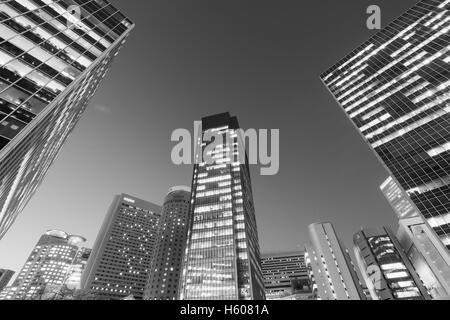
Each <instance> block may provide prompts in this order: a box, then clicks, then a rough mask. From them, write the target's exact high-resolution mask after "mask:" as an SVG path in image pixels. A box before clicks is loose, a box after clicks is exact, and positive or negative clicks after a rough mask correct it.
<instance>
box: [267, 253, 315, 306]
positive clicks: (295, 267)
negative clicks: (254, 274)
mask: <svg viewBox="0 0 450 320" xmlns="http://www.w3.org/2000/svg"><path fill="white" fill-rule="evenodd" d="M261 267H262V273H263V277H264V287H265V290H266V299H267V300H279V299H291V298H292V299H296V300H300V299H302V300H307V299H312V298H313V291H312V283H311V280H310V278H309V272H308V268H307V266H306V263H305V254H304V253H303V252H290V253H279V254H265V255H263V256H262V258H261Z"/></svg>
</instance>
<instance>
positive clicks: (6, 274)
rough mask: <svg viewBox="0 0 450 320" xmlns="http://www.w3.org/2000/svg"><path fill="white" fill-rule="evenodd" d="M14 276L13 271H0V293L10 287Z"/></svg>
mask: <svg viewBox="0 0 450 320" xmlns="http://www.w3.org/2000/svg"><path fill="white" fill-rule="evenodd" d="M13 275H14V271H12V270H6V269H0V291H2V290H3V288H5V287H6V286H7V285H8V283H9V281H10V280H11V278H12V277H13Z"/></svg>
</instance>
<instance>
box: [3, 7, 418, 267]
mask: <svg viewBox="0 0 450 320" xmlns="http://www.w3.org/2000/svg"><path fill="white" fill-rule="evenodd" d="M112 2H113V3H114V4H115V5H117V7H118V8H120V9H121V10H122V11H123V12H124V13H125V14H126V15H128V16H129V17H130V18H131V19H132V20H133V21H134V22H135V23H136V29H135V30H134V31H133V34H132V36H131V37H130V38H129V41H128V43H127V44H126V45H125V46H124V49H123V51H122V52H121V53H120V55H119V56H118V57H117V59H116V62H115V63H114V64H113V67H112V69H111V71H110V73H109V74H108V76H107V77H106V78H105V80H104V82H103V84H102V86H101V88H100V89H99V91H98V92H97V94H96V97H95V98H94V99H93V100H92V103H91V104H90V107H89V110H88V111H87V112H86V113H85V115H84V117H83V118H82V119H81V121H80V123H79V124H78V126H77V128H76V130H75V132H74V133H73V135H72V136H71V137H70V139H69V141H68V143H67V144H66V146H65V147H64V148H63V150H62V152H61V154H60V155H59V157H58V159H57V161H56V163H55V165H54V166H53V167H52V168H51V170H50V172H49V174H48V176H47V178H46V180H45V182H44V183H43V185H42V186H41V188H40V189H39V190H38V192H37V194H36V195H35V196H34V197H33V199H32V200H31V202H30V203H29V205H28V206H27V207H26V209H25V210H24V212H23V213H22V214H21V215H20V216H19V218H18V219H17V221H16V223H15V224H14V225H13V227H12V228H11V229H10V231H9V232H8V233H7V235H6V236H5V237H4V238H3V239H2V240H1V241H0V268H1V267H4V268H12V269H13V270H16V271H19V270H20V268H21V267H22V265H23V264H24V262H25V260H26V258H27V256H28V255H29V253H30V251H31V249H32V248H33V246H34V244H35V243H36V242H37V240H38V238H39V236H40V235H41V234H42V233H43V232H45V231H46V230H47V229H52V228H57V229H62V230H64V231H67V232H69V233H74V234H80V235H83V236H85V237H87V238H88V243H87V245H89V246H91V245H92V243H93V241H94V240H95V237H96V235H97V232H98V230H99V228H100V224H101V222H102V220H103V218H104V216H105V214H106V211H107V208H108V206H109V205H110V203H111V201H112V199H113V196H114V194H117V193H122V192H124V193H129V194H132V195H134V196H137V197H141V198H143V199H146V200H148V201H152V202H155V203H161V202H162V199H163V197H164V195H165V193H166V191H167V189H168V188H169V187H171V186H173V185H180V184H184V185H189V184H190V181H191V175H192V168H191V167H190V166H182V167H177V166H175V165H173V164H172V163H171V158H170V153H171V149H172V147H173V146H174V144H173V143H172V142H171V141H170V136H171V133H172V131H173V130H174V129H177V128H186V129H189V130H191V131H192V130H193V121H194V120H200V118H201V117H202V116H206V115H211V114H215V113H220V112H224V111H229V112H230V113H232V114H233V115H236V116H237V117H238V119H239V122H240V124H241V126H242V127H244V128H256V129H259V128H262V129H280V172H279V174H278V175H277V176H272V177H270V176H260V175H259V167H254V168H253V170H252V182H253V192H254V198H255V199H254V200H255V205H256V216H257V222H258V228H259V237H260V242H261V248H262V251H263V252H268V251H289V250H295V249H299V248H303V245H304V243H305V241H307V240H308V234H307V226H308V225H309V224H311V223H313V222H319V221H331V222H333V223H334V225H335V227H336V229H337V231H338V233H339V235H340V236H341V238H343V240H344V241H345V243H346V244H347V245H348V246H350V245H351V239H352V236H353V234H354V233H356V232H357V231H358V230H359V229H360V227H361V226H366V227H377V226H380V225H383V224H384V225H392V226H394V225H395V220H394V213H393V212H392V210H391V209H390V207H389V205H388V204H387V203H386V201H385V199H384V197H383V196H382V194H381V193H380V191H379V188H378V187H379V185H380V184H381V182H382V181H383V180H384V179H385V178H386V177H387V173H386V171H385V170H384V169H383V167H382V166H381V165H380V164H379V163H378V160H377V159H376V158H375V156H374V154H373V153H372V151H371V150H370V149H369V148H368V146H367V145H366V144H365V143H364V142H363V140H362V138H361V137H360V136H359V135H358V133H357V131H356V130H355V129H354V128H353V126H352V125H351V123H350V121H349V120H348V119H347V118H346V117H345V115H344V113H343V112H342V111H341V109H340V107H339V106H338V105H337V104H336V102H335V101H334V99H333V98H332V96H331V95H330V94H329V93H328V91H327V90H326V88H325V87H324V86H323V85H322V83H321V81H320V80H319V74H321V73H322V72H323V71H324V70H326V69H327V68H328V67H329V66H331V65H332V64H334V63H336V62H337V61H338V60H339V59H340V58H342V57H343V56H344V55H345V54H347V53H348V52H350V51H351V50H353V49H354V48H355V47H356V46H358V45H360V44H361V43H362V42H363V41H365V40H367V39H368V38H369V37H370V36H371V35H372V34H373V33H374V31H371V30H368V29H367V28H366V19H367V15H366V13H365V12H366V8H367V7H368V6H369V5H371V4H378V5H379V6H380V7H381V9H382V18H383V26H385V25H386V24H387V23H388V22H390V21H391V20H392V19H394V18H396V17H397V16H399V15H400V14H401V13H402V12H404V11H405V10H406V9H408V8H409V7H411V6H412V5H413V4H414V3H415V2H416V1H414V0H401V1H392V0H382V1H381V0H377V1H373V0H372V1H366V0H340V1H338V0H327V1H324V0H321V1H320V0H314V1H313V0H311V1H304V0H295V1H281V0H277V1H275V0H272V1H265V0H254V1H247V0H226V1H225V0H221V1H216V0H189V1H187V0H176V1H175V0H158V1H155V0H115V1H114V0H113V1H112Z"/></svg>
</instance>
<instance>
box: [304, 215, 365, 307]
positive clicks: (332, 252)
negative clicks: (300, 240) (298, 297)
mask: <svg viewBox="0 0 450 320" xmlns="http://www.w3.org/2000/svg"><path fill="white" fill-rule="evenodd" d="M309 236H310V241H311V242H310V243H308V244H307V245H306V251H307V252H308V258H307V263H308V267H310V268H311V272H312V281H313V282H314V286H313V289H314V291H315V293H316V294H317V298H318V299H319V300H366V296H365V294H364V290H363V287H362V285H361V283H360V281H359V278H358V275H357V272H356V268H355V266H354V265H353V262H352V260H351V258H350V254H349V252H348V250H347V249H346V248H345V246H344V245H343V244H342V242H341V240H340V239H338V237H337V234H336V232H335V230H334V227H333V225H332V224H331V223H329V222H324V223H315V224H312V225H310V226H309Z"/></svg>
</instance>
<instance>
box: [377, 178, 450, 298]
mask: <svg viewBox="0 0 450 320" xmlns="http://www.w3.org/2000/svg"><path fill="white" fill-rule="evenodd" d="M381 191H382V192H383V194H384V195H385V196H386V199H387V200H388V202H389V203H390V204H391V206H392V208H393V210H394V212H395V213H396V214H397V216H398V218H399V229H398V232H397V239H398V241H399V243H400V245H401V246H402V248H403V250H404V251H405V253H406V255H407V257H408V259H409V261H411V263H412V265H413V267H414V269H415V270H416V272H417V273H418V275H419V277H420V279H421V280H422V282H423V284H424V285H425V287H426V288H427V290H428V292H429V293H430V295H431V296H432V298H433V299H447V298H449V297H450V251H448V250H447V248H446V247H445V245H444V244H443V243H442V241H441V240H440V238H439V236H438V235H437V234H436V232H434V230H433V228H432V227H431V226H430V223H434V224H435V225H438V224H440V222H439V221H436V222H434V220H439V218H438V217H437V218H431V219H429V220H428V221H427V220H425V218H423V216H422V215H421V214H420V213H419V210H417V208H416V207H415V204H414V203H413V202H412V201H411V199H410V198H409V196H408V195H407V194H406V192H405V191H404V190H403V189H402V187H401V186H400V185H399V184H398V183H397V182H395V180H394V179H393V178H392V177H389V178H388V179H387V180H386V181H385V182H384V183H383V184H382V186H381Z"/></svg>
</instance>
